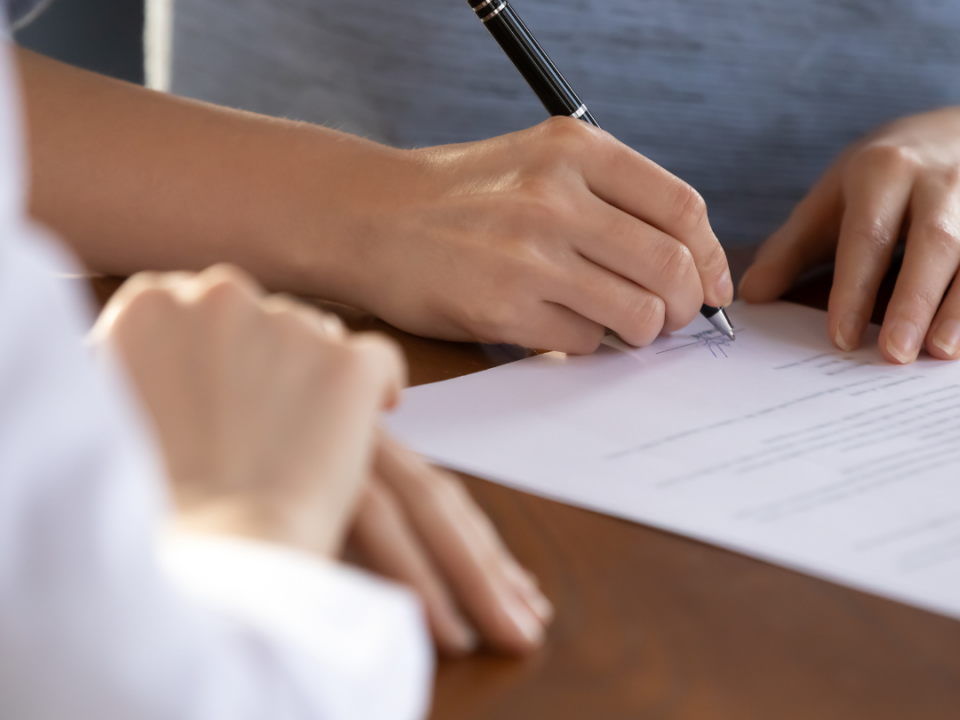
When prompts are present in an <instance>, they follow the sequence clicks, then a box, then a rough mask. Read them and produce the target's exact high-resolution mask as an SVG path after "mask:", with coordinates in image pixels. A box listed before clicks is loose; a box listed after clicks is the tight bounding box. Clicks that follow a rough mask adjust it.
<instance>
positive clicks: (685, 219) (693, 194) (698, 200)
mask: <svg viewBox="0 0 960 720" xmlns="http://www.w3.org/2000/svg"><path fill="white" fill-rule="evenodd" d="M675 182H676V186H675V188H674V191H673V208H674V214H675V216H676V218H677V220H678V222H679V223H680V226H681V227H682V228H683V229H684V230H686V231H691V230H695V229H697V228H699V227H700V226H701V225H702V224H703V223H704V221H705V220H706V219H707V203H706V201H704V199H703V196H702V195H700V193H698V192H697V191H696V190H695V189H694V188H693V186H692V185H690V184H689V183H686V182H684V181H682V180H679V179H677V180H676V181H675Z"/></svg>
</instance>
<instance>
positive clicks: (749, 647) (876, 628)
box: [341, 249, 960, 720]
mask: <svg viewBox="0 0 960 720" xmlns="http://www.w3.org/2000/svg"><path fill="white" fill-rule="evenodd" d="M750 255H751V251H750V250H749V249H734V250H733V251H732V252H731V253H730V259H731V265H732V267H733V269H734V274H735V276H737V275H739V274H740V273H742V271H743V269H745V267H746V266H747V264H748V262H749V260H750ZM828 288H829V277H828V276H824V275H820V276H818V277H813V278H810V279H808V281H807V282H805V283H803V284H802V285H801V286H800V287H799V288H798V289H797V290H795V291H794V292H793V293H792V295H791V296H790V298H789V299H792V300H794V301H797V302H804V303H806V304H810V305H813V306H816V307H825V305H826V296H827V290H828ZM886 297H889V284H888V286H887V292H886ZM341 314H342V315H343V316H344V317H345V319H347V321H348V323H349V324H350V325H351V326H352V327H354V328H357V329H377V330H382V331H383V332H386V333H388V334H389V335H391V336H393V337H394V338H396V339H397V340H398V341H399V342H400V343H401V344H402V345H403V347H404V349H405V350H406V352H407V357H408V360H409V362H410V366H411V381H412V383H413V384H421V383H426V382H432V381H436V380H442V379H446V378H451V377H456V376H458V375H464V374H466V373H470V372H476V371H479V370H483V369H485V368H488V367H491V366H492V365H495V364H497V363H499V362H505V361H508V360H510V359H516V357H518V356H519V353H518V352H517V351H511V350H509V349H503V348H495V349H492V350H491V349H488V348H483V347H481V346H479V345H471V344H454V343H445V342H440V341H433V340H424V339H422V338H417V337H413V336H411V335H407V334H405V333H402V332H399V331H397V330H395V329H393V328H390V327H389V326H387V325H385V324H383V323H381V322H379V321H377V320H375V319H373V318H371V317H369V316H366V315H363V314H360V313H356V312H351V311H346V310H342V311H341ZM465 481H466V483H467V485H468V486H469V488H470V490H471V491H472V493H473V494H474V496H475V497H476V498H477V500H478V501H479V503H480V504H481V505H482V506H483V508H484V509H485V510H486V511H487V512H488V513H489V515H490V516H491V517H492V519H493V521H494V522H495V523H496V525H497V526H498V527H499V529H500V532H501V533H502V534H503V536H504V538H505V539H506V541H507V543H508V544H509V546H510V547H511V548H512V549H513V551H514V552H515V553H516V555H517V557H518V558H519V559H520V560H521V561H522V562H523V563H524V564H525V565H526V566H527V567H529V568H530V569H531V570H533V571H534V572H535V573H536V574H537V575H538V576H539V577H540V579H541V582H542V585H543V587H544V589H545V591H546V593H547V595H548V596H549V597H550V598H551V599H552V600H553V602H554V604H555V605H556V608H557V619H556V621H555V622H554V624H553V626H552V628H551V630H550V633H549V639H548V641H547V643H546V646H545V647H544V648H543V649H542V650H541V651H539V652H537V653H536V654H534V655H533V656H532V657H529V658H526V659H523V660H516V659H509V658H504V657H499V656H496V655H493V654H481V655H478V656H476V657H472V658H469V659H464V660H455V661H442V662H441V663H440V668H439V674H438V677H437V689H436V700H435V706H434V710H433V714H432V717H433V718H434V720H448V719H453V718H456V719H457V720H480V719H481V718H484V719H485V718H490V719H491V720H493V719H496V720H512V719H514V718H516V719H517V720H540V719H543V720H564V719H566V718H577V719H578V720H580V719H584V720H585V719H594V718H595V719H598V720H618V719H620V718H650V719H653V718H656V719H657V720H661V719H662V720H668V719H669V720H681V719H683V720H687V719H689V720H713V719H714V718H717V719H719V718H724V719H728V720H752V719H754V718H755V719H757V720H792V719H793V718H796V719H797V720H801V719H802V720H830V719H832V718H838V719H839V718H842V719H843V720H855V719H857V718H869V720H881V719H886V718H889V719H891V720H894V719H895V720H908V719H909V720H920V719H923V718H960V622H957V621H955V620H949V619H947V618H944V617H940V616H937V615H933V614H930V613H927V612H924V611H922V610H917V609H914V608H911V607H908V606H906V605H900V604H898V603H895V602H891V601H889V600H883V599H880V598H877V597H873V596H871V595H867V594H864V593H860V592H857V591H854V590H849V589H847V588H844V587H840V586H838V585H833V584H831V583H828V582H824V581H822V580H817V579H814V578H812V577H808V576H806V575H801V574H799V573H796V572H792V571H790V570H786V569H783V568H780V567H777V566H774V565H769V564H767V563H764V562H761V561H759V560H753V559H751V558H748V557H744V556H742V555H738V554H736V553H732V552H728V551H726V550H721V549H719V548H715V547H712V546H710V545H705V544H703V543H700V542H697V541H694V540H688V539H687V538H684V537H680V536H677V535H672V534H670V533H667V532H662V531H660V530H653V529H650V528H647V527H644V526H642V525H636V524H634V523H630V522H627V521H624V520H617V519H615V518H611V517H606V516H604V515H600V514H598V513H594V512H590V511H587V510H580V509H577V508H573V507H568V506H566V505H562V504H560V503H557V502H553V501H550V500H544V499H542V498H538V497H535V496H532V495H527V494H525V493H522V492H518V491H516V490H511V489H508V488H504V487H501V486H499V485H495V484H493V483H488V482H484V481H482V480H477V479H475V478H470V477H465ZM957 481H958V482H960V478H957Z"/></svg>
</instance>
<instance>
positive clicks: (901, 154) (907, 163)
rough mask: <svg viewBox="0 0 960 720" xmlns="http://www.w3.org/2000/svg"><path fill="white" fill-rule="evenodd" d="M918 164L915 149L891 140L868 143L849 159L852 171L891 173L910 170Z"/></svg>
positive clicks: (857, 172)
mask: <svg viewBox="0 0 960 720" xmlns="http://www.w3.org/2000/svg"><path fill="white" fill-rule="evenodd" d="M918 164H919V157H918V156H917V153H916V151H914V150H913V149H912V148H910V147H907V146H906V145H901V144H899V143H893V142H874V143H870V144H868V145H866V146H864V147H863V148H861V149H860V151H859V152H858V153H857V154H856V155H855V156H854V158H853V159H852V160H851V161H850V170H851V172H853V173H856V174H859V173H860V172H863V173H883V174H892V173H899V172H904V171H911V170H913V169H915V168H916V167H917V165H918Z"/></svg>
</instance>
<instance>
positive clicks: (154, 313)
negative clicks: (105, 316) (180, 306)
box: [117, 284, 177, 326]
mask: <svg viewBox="0 0 960 720" xmlns="http://www.w3.org/2000/svg"><path fill="white" fill-rule="evenodd" d="M176 306H177V302H176V300H175V298H174V297H173V295H172V294H171V293H170V292H169V291H167V290H165V289H164V288H162V287H160V286H158V285H152V284H151V285H141V286H139V287H137V288H134V289H133V290H132V292H131V293H130V294H129V295H128V296H126V297H125V298H124V301H123V303H122V305H121V308H120V312H119V313H118V315H117V324H118V326H122V325H125V324H126V323H128V322H132V323H135V324H142V323H149V322H155V321H156V320H157V319H159V317H161V316H164V315H167V314H168V313H170V312H171V311H173V310H174V309H175V308H176Z"/></svg>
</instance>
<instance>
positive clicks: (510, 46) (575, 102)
mask: <svg viewBox="0 0 960 720" xmlns="http://www.w3.org/2000/svg"><path fill="white" fill-rule="evenodd" d="M467 2H468V3H469V5H470V7H471V8H473V10H474V12H475V13H476V14H477V17H479V18H480V20H481V21H483V24H484V25H486V27H487V29H488V30H489V31H490V34H491V35H493V37H494V38H495V39H496V41H497V42H498V43H499V45H500V47H501V48H503V51H504V52H505V53H506V54H507V57H509V58H510V60H511V62H513V64H514V66H515V67H516V68H517V70H518V71H519V72H520V74H521V75H522V76H523V78H524V80H526V81H527V83H528V84H529V85H530V88H531V89H532V90H533V91H534V93H536V95H537V97H538V98H539V99H540V102H542V103H543V106H544V107H545V108H546V109H547V111H548V112H549V113H550V114H551V115H554V116H567V117H571V118H574V119H579V120H583V121H584V122H586V123H589V124H590V125H593V126H594V127H597V128H599V127H600V124H599V123H598V122H597V121H596V119H595V118H594V117H593V115H592V114H591V113H590V111H589V110H588V109H587V106H586V105H585V104H584V103H583V102H582V101H581V100H580V98H579V97H578V96H577V94H576V93H575V92H574V90H573V88H572V87H570V84H569V83H568V82H567V81H566V80H565V79H564V77H563V75H561V74H560V71H559V70H557V68H556V66H555V65H554V64H553V61H551V60H550V58H549V57H548V56H547V54H546V53H545V52H544V51H543V49H542V48H541V47H540V44H539V43H538V42H537V40H536V38H534V37H533V35H532V34H531V33H530V31H529V30H528V29H527V27H526V25H524V23H523V20H521V19H520V16H519V15H518V14H517V13H516V11H514V9H513V8H512V7H511V6H510V4H509V3H508V2H507V0H467ZM699 205H702V201H701V202H700V203H699ZM698 210H700V208H698ZM703 214H704V218H703V222H706V217H705V215H706V212H705V209H704V210H703ZM727 282H729V276H728V277H727ZM720 294H721V295H725V294H726V293H725V292H721V293H720ZM700 313H701V314H702V315H703V316H704V317H705V318H707V319H708V320H709V321H710V323H711V324H712V325H713V326H714V327H715V328H717V330H719V331H720V332H722V333H723V334H724V335H726V336H727V337H729V338H730V339H731V340H732V339H734V333H733V326H732V325H731V324H730V320H729V318H728V317H727V315H726V313H725V312H724V311H723V309H722V308H719V307H714V306H711V305H707V304H704V305H703V306H702V307H701V309H700Z"/></svg>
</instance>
